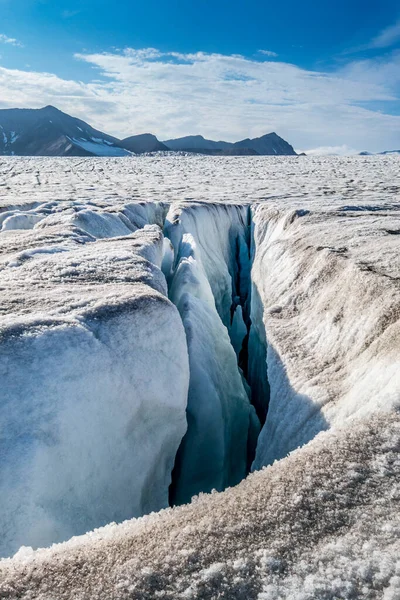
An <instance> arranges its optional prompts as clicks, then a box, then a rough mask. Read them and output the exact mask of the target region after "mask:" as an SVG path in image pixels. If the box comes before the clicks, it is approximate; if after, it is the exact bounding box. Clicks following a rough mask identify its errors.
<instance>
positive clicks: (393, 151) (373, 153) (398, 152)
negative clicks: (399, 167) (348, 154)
mask: <svg viewBox="0 0 400 600" xmlns="http://www.w3.org/2000/svg"><path fill="white" fill-rule="evenodd" d="M376 154H379V155H381V154H400V150H384V151H383V152H367V150H364V152H360V153H359V156H374V155H376Z"/></svg>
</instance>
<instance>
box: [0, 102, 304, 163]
mask: <svg viewBox="0 0 400 600" xmlns="http://www.w3.org/2000/svg"><path fill="white" fill-rule="evenodd" d="M160 151H161V152H170V151H175V152H193V153H200V154H211V155H217V156H243V155H255V156H258V155H262V156H279V155H286V156H296V152H295V151H294V149H293V147H292V146H291V145H290V144H289V143H288V142H286V141H285V140H284V139H282V138H281V137H280V136H279V135H277V134H276V133H275V132H273V133H267V134H266V135H263V136H261V137H258V138H254V139H249V138H247V139H245V140H241V141H239V142H224V141H217V142H216V141H213V140H207V139H205V138H204V137H203V136H201V135H193V136H186V137H182V138H178V139H171V140H166V141H164V142H161V141H159V140H158V139H157V138H156V136H155V135H152V134H151V133H144V134H141V135H133V136H130V137H127V138H125V139H122V140H119V139H118V138H116V137H113V136H110V135H107V134H106V133H103V132H102V131H99V130H97V129H94V128H93V127H91V126H90V125H88V124H87V123H85V122H84V121H81V120H80V119H77V118H75V117H71V116H70V115H68V114H66V113H63V112H62V111H60V110H58V109H57V108H55V107H54V106H46V107H44V108H40V109H26V108H22V109H21V108H11V109H2V110H0V156H1V155H3V156H127V155H129V154H132V153H134V154H143V153H145V152H160Z"/></svg>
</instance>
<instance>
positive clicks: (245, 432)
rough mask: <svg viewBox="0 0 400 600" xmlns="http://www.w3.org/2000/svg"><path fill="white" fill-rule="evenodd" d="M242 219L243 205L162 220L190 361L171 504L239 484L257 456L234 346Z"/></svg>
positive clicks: (242, 296) (185, 211) (182, 210)
mask: <svg viewBox="0 0 400 600" xmlns="http://www.w3.org/2000/svg"><path fill="white" fill-rule="evenodd" d="M247 217H248V208H247V207H245V206H229V207H226V206H224V205H212V206H210V205H201V204H193V205H191V206H187V205H186V206H184V207H181V206H179V205H174V206H172V207H171V209H170V211H169V213H168V215H167V218H166V223H165V227H164V230H165V233H166V235H167V236H168V238H169V239H170V240H171V241H172V244H173V249H171V250H170V249H168V248H167V258H166V259H165V261H164V267H165V275H166V277H167V280H168V281H169V296H170V299H171V300H172V301H173V302H174V304H176V306H177V307H178V310H179V312H180V315H181V318H182V321H183V324H184V327H185V331H186V337H187V343H188V351H189V363H190V383H189V395H188V407H187V417H188V431H187V433H186V435H185V437H184V439H183V441H182V444H181V447H180V449H179V452H178V455H177V459H176V463H175V471H174V477H173V484H172V488H171V501H172V502H173V503H174V504H175V503H177V504H182V503H185V502H189V501H190V499H191V497H192V496H193V495H195V494H198V493H199V492H209V491H211V490H212V489H217V490H223V489H224V488H226V487H228V486H232V485H235V484H237V483H239V481H241V479H243V478H244V477H245V476H246V474H247V472H248V466H249V457H251V456H252V455H253V454H254V450H255V443H256V439H257V435H258V432H259V422H258V419H257V417H256V414H255V411H254V408H253V406H252V405H251V403H250V400H249V396H248V393H249V390H248V386H247V383H246V382H245V379H244V377H243V374H242V373H241V372H240V370H239V368H238V362H237V361H238V356H237V354H236V353H235V348H234V347H235V346H236V350H237V351H239V350H240V348H241V346H242V342H243V339H244V338H245V336H246V334H247V329H246V326H245V324H244V321H243V318H242V316H241V315H242V306H243V308H244V307H245V305H246V302H247V300H248V298H247V296H248V277H249V271H250V268H249V267H250V262H249V256H248V245H247V239H246V238H247V235H248V223H247ZM172 252H173V256H171V254H169V253H172ZM229 334H230V335H231V338H230V337H229Z"/></svg>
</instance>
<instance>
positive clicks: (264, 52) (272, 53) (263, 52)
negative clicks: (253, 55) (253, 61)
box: [258, 50, 278, 58]
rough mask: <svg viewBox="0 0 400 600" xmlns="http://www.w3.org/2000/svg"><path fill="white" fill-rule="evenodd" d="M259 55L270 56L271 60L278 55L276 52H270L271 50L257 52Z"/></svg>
mask: <svg viewBox="0 0 400 600" xmlns="http://www.w3.org/2000/svg"><path fill="white" fill-rule="evenodd" d="M258 52H259V53H260V54H265V56H270V57H271V58H276V57H277V56H278V54H277V53H276V52H272V50H259V51H258Z"/></svg>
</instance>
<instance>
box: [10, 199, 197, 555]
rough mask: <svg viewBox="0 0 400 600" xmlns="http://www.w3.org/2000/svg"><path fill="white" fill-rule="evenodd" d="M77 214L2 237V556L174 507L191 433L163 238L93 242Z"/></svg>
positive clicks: (154, 231)
mask: <svg viewBox="0 0 400 600" xmlns="http://www.w3.org/2000/svg"><path fill="white" fill-rule="evenodd" d="M68 211H69V209H68ZM69 214H72V215H74V214H75V211H74V210H72V211H70V212H68V214H64V215H62V214H60V215H50V216H49V215H48V216H45V218H44V219H43V220H41V221H40V223H39V224H40V228H39V229H37V230H32V231H27V232H26V231H23V232H21V235H22V237H21V238H20V237H19V236H20V234H19V233H18V235H15V234H14V233H13V232H11V231H7V232H5V233H4V234H2V238H1V243H2V250H3V254H2V258H1V261H0V287H1V288H2V289H7V296H5V297H4V302H3V303H2V306H1V310H0V380H1V389H0V419H1V423H2V436H1V440H0V455H1V457H2V460H1V463H0V497H1V511H0V531H1V532H2V535H1V539H0V555H2V556H7V555H10V554H12V553H13V552H15V551H16V550H18V548H19V547H20V546H21V545H25V546H26V545H28V546H33V547H38V546H48V545H50V544H51V543H53V542H57V541H62V540H65V539H68V538H70V537H71V536H73V535H78V534H81V533H84V532H86V531H89V530H91V529H93V528H96V527H98V526H101V525H104V524H106V523H109V522H111V521H117V522H121V521H123V520H125V519H128V518H131V517H134V516H140V515H142V514H145V513H149V512H151V511H157V510H160V509H161V508H165V507H166V506H168V488H169V485H170V482H171V471H172V468H173V465H174V460H175V456H176V452H177V450H178V447H179V445H180V442H181V440H182V437H183V435H184V433H185V431H186V426H187V425H186V414H185V409H186V404H187V391H188V383H189V365H188V354H187V345H186V337H185V332H184V328H183V325H182V321H181V319H180V316H179V314H178V311H177V309H176V308H175V306H174V305H173V304H172V303H171V302H170V301H169V300H168V299H167V287H166V282H165V278H164V276H163V274H162V273H161V270H160V268H159V267H160V266H161V260H162V244H163V238H162V233H161V230H160V229H159V227H158V226H145V227H144V229H140V230H137V231H136V233H132V232H129V236H127V237H123V238H116V237H113V238H111V239H107V240H104V241H95V238H94V237H93V233H94V232H95V229H96V232H97V233H99V229H98V219H95V220H94V222H93V223H94V224H93V223H91V226H90V228H87V229H88V230H89V229H90V231H91V234H88V233H87V232H86V233H85V232H84V231H83V230H82V229H79V228H77V225H76V224H73V223H71V222H70V217H69ZM99 216H100V218H101V219H103V221H106V222H108V224H109V225H110V226H112V224H113V223H114V222H115V220H114V219H112V220H108V221H107V214H105V215H104V214H102V213H101V211H99ZM85 218H88V219H89V215H88V213H86V216H85ZM46 219H48V223H47V225H44V221H45V220H46ZM89 221H90V219H89ZM92 225H93V226H92ZM103 231H104V229H103ZM3 236H4V237H3ZM35 241H36V244H35ZM7 242H8V243H7ZM38 242H39V245H38ZM21 246H22V247H21ZM7 247H8V254H7V252H6V250H7Z"/></svg>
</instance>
